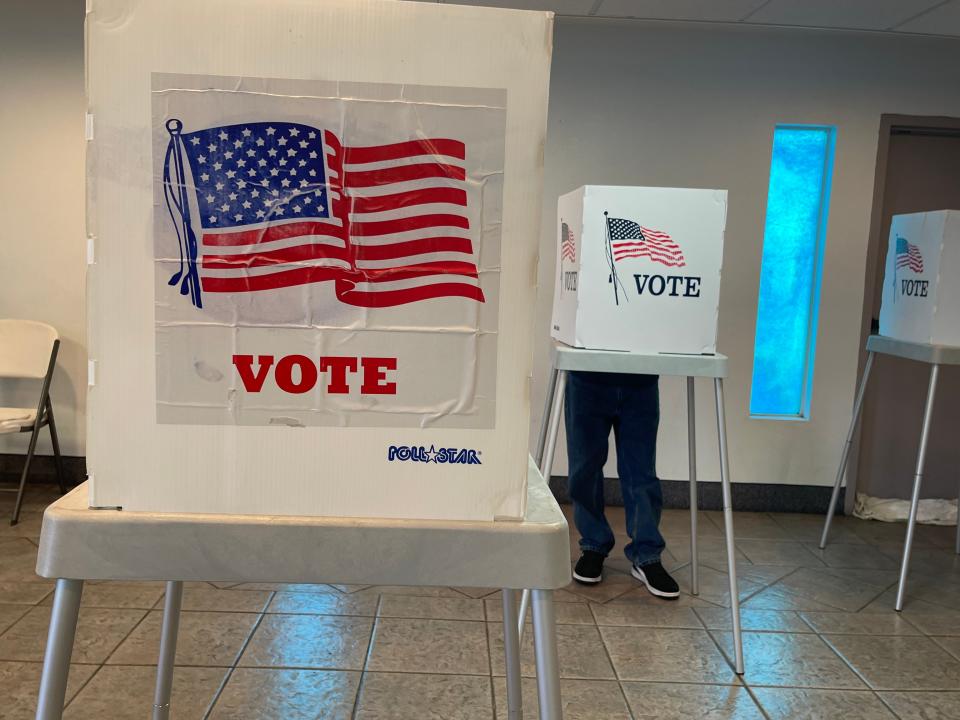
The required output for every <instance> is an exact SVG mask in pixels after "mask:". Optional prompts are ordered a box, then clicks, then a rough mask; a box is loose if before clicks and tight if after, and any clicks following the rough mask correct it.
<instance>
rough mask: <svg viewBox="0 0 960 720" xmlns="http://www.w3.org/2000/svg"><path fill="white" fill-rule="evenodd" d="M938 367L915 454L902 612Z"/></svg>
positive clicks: (899, 602)
mask: <svg viewBox="0 0 960 720" xmlns="http://www.w3.org/2000/svg"><path fill="white" fill-rule="evenodd" d="M939 371H940V366H939V365H931V366H930V384H929V385H928V386H927V403H926V405H925V406H924V409H923V427H922V429H921V430H920V449H919V451H918V452H917V469H916V472H915V473H914V476H913V495H912V496H911V498H910V517H909V518H908V519H907V537H906V539H905V540H904V542H903V560H902V562H901V563H900V583H899V584H898V585H897V601H896V604H895V605H894V609H895V610H896V611H897V612H900V611H901V610H903V599H904V596H905V594H906V591H907V573H909V572H910V552H911V551H912V550H913V533H914V530H915V528H916V526H917V510H918V509H919V507H920V486H921V485H922V484H923V466H924V463H925V462H926V459H927V440H928V439H929V438H930V418H931V416H932V415H933V398H934V396H935V395H936V393H937V375H938V374H939Z"/></svg>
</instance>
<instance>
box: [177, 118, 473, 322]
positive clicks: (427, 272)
mask: <svg viewBox="0 0 960 720" xmlns="http://www.w3.org/2000/svg"><path fill="white" fill-rule="evenodd" d="M174 122H176V121H174ZM180 137H181V141H182V145H181V147H182V148H183V153H184V154H185V155H186V156H187V159H188V162H189V166H190V171H191V174H192V177H193V187H194V188H195V189H196V206H197V208H198V211H199V219H200V223H201V226H202V237H201V238H200V239H199V241H198V243H197V244H198V245H199V249H198V255H200V257H199V258H198V259H197V264H198V271H199V280H200V288H201V289H202V290H203V292H210V293H241V292H255V291H267V290H273V289H276V288H283V287H289V286H294V285H305V284H308V283H316V282H323V281H328V280H330V281H333V282H334V283H335V292H336V296H337V298H338V299H339V300H340V301H342V302H345V303H348V304H351V305H355V306H360V307H393V306H397V305H402V304H405V303H411V302H417V301H420V300H427V299H430V298H438V297H464V298H469V299H472V300H475V301H478V302H483V301H484V296H483V291H482V290H481V288H480V281H479V276H478V271H477V265H476V262H475V260H474V248H473V243H472V240H471V236H470V222H469V219H468V217H467V188H466V172H465V167H464V164H465V157H466V148H465V146H464V144H463V143H462V142H459V141H457V140H451V139H442V138H439V139H417V140H408V141H404V142H397V143H393V144H388V145H377V146H371V147H344V146H343V145H342V144H341V142H340V140H339V138H338V137H337V136H336V135H335V134H334V133H332V132H330V131H326V130H321V129H319V128H316V127H311V126H309V125H304V124H300V123H292V122H255V123H245V124H240V125H225V126H221V127H213V128H207V129H203V130H199V131H195V132H184V133H182V135H181V136H180ZM175 277H177V276H175ZM171 282H173V281H171Z"/></svg>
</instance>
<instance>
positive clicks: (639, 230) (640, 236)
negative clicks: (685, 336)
mask: <svg viewBox="0 0 960 720" xmlns="http://www.w3.org/2000/svg"><path fill="white" fill-rule="evenodd" d="M603 215H604V224H605V226H606V228H605V229H606V236H607V238H606V239H607V247H606V251H607V266H608V269H609V272H610V275H609V279H608V282H609V283H611V284H612V285H613V299H614V302H615V303H616V304H617V305H619V304H620V294H621V292H622V293H623V296H624V298H626V299H627V300H628V301H629V296H628V294H627V292H626V288H625V287H624V286H623V282H622V281H621V280H620V276H619V273H618V272H617V263H619V262H621V261H622V260H627V259H629V258H647V259H649V260H650V261H652V262H654V263H659V264H660V265H665V266H667V267H670V268H682V267H685V266H686V264H687V260H686V258H685V257H684V255H683V250H681V249H680V246H679V245H678V244H677V243H676V241H674V239H673V238H672V237H670V235H669V234H668V233H666V232H664V231H662V230H654V229H652V228H648V227H644V226H643V225H641V224H640V223H637V222H634V221H633V220H627V219H626V218H613V217H610V216H609V214H608V213H606V212H604V214H603ZM633 279H634V283H635V284H636V288H637V294H638V295H643V294H644V293H646V294H647V295H653V296H655V297H659V296H661V295H664V294H665V295H667V296H668V297H688V298H689V297H700V282H701V278H700V277H699V276H695V275H663V274H657V273H634V275H633ZM668 288H669V291H668Z"/></svg>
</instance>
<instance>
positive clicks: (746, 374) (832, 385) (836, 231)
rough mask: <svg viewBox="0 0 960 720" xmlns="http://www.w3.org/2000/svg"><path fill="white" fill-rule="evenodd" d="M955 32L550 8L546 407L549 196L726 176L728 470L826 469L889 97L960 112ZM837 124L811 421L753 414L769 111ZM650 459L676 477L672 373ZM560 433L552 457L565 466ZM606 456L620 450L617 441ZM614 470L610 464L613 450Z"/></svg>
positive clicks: (832, 457) (723, 308)
mask: <svg viewBox="0 0 960 720" xmlns="http://www.w3.org/2000/svg"><path fill="white" fill-rule="evenodd" d="M958 88H960V41H957V40H949V39H936V38H928V37H907V36H890V35H880V34H851V33H840V32H815V31H804V30H779V29H756V28H754V29H750V28H744V29H727V28H718V27H717V26H716V25H697V24H687V25H671V24H667V23H643V22H615V21H597V20H574V19H570V20H566V19H561V20H559V21H558V23H557V29H556V33H555V46H554V62H553V72H552V86H551V91H550V116H549V130H548V134H547V147H546V159H545V162H546V168H545V189H544V207H543V230H542V237H541V253H542V263H541V267H540V287H541V288H542V289H543V292H542V294H541V297H540V303H539V306H538V308H537V310H538V313H537V320H538V322H537V333H538V347H539V348H540V350H539V352H538V353H537V356H536V364H535V370H534V380H535V384H534V398H533V401H534V415H535V423H536V422H537V421H538V420H539V415H540V414H541V412H542V403H543V393H544V379H545V377H546V370H547V363H548V347H549V316H550V295H551V294H552V288H553V272H554V256H555V248H556V246H557V244H556V241H555V237H556V235H555V233H556V215H555V212H556V200H557V197H558V195H561V194H563V193H565V192H568V191H569V190H571V189H573V188H575V187H577V186H579V185H584V184H611V185H621V184H622V185H661V186H679V187H684V186H687V187H708V188H727V189H729V191H730V196H729V202H730V206H729V215H728V223H727V234H726V247H725V254H724V259H725V263H724V269H723V282H722V289H721V298H720V328H719V349H720V351H721V352H724V353H726V354H727V355H729V356H730V358H731V362H730V377H729V379H728V381H727V385H726V391H727V423H728V430H729V442H730V450H731V471H732V475H733V479H734V481H738V482H767V483H784V484H818V485H828V484H831V483H832V482H833V475H834V473H835V472H836V463H837V462H838V460H839V451H840V447H841V444H842V442H843V436H844V433H845V431H846V426H847V424H848V423H849V417H850V409H851V406H852V404H853V391H854V383H855V375H856V363H857V354H858V345H859V343H860V321H861V307H862V304H861V303H862V295H863V283H864V265H865V255H866V246H867V234H868V231H869V222H870V211H871V206H872V195H873V181H874V165H875V162H876V151H877V134H878V129H879V123H880V115H881V114H882V113H903V114H916V115H953V116H960V92H958ZM784 122H786V123H817V124H829V125H836V127H837V149H836V161H835V169H834V181H833V196H832V199H831V206H830V221H829V231H828V235H827V241H826V255H825V270H824V277H823V294H822V299H821V316H820V327H819V332H818V336H817V353H816V365H815V380H814V382H815V385H814V392H813V399H812V411H811V414H812V419H811V421H810V422H797V421H770V420H751V419H749V417H748V407H749V393H750V377H751V371H752V362H753V340H754V327H755V322H756V301H757V291H758V286H759V269H760V255H761V246H762V239H763V225H764V210H765V203H766V193H767V181H768V177H769V164H770V146H771V140H772V133H773V128H774V125H775V124H776V123H784ZM703 383H704V384H702V385H700V386H699V397H698V400H699V402H698V413H699V417H700V419H701V424H700V429H699V434H698V445H699V447H700V454H701V458H702V460H704V461H705V462H701V465H700V471H701V474H702V476H703V477H704V478H705V479H716V478H717V476H718V472H719V470H718V463H717V460H716V428H715V424H714V421H713V416H712V412H713V409H712V394H711V393H712V388H711V387H710V386H709V385H707V384H706V381H703ZM661 388H662V418H663V420H662V425H661V435H660V448H659V451H660V454H659V472H660V475H661V476H662V477H664V478H677V479H681V478H685V477H686V476H687V464H686V426H685V420H684V416H683V407H684V403H685V400H684V396H683V392H682V388H681V384H680V380H678V379H676V378H665V379H663V380H662V381H661ZM562 448H563V445H562V443H561V447H560V452H559V453H558V455H559V457H558V462H557V464H556V465H555V467H554V473H555V474H564V473H565V472H566V459H565V457H564V453H563V452H562ZM611 457H612V453H611ZM608 471H610V474H611V475H613V474H614V472H613V467H612V464H610V465H608Z"/></svg>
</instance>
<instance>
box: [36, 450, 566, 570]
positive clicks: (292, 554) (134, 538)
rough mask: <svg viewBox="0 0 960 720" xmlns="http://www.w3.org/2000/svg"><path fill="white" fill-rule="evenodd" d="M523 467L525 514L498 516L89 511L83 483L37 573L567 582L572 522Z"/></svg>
mask: <svg viewBox="0 0 960 720" xmlns="http://www.w3.org/2000/svg"><path fill="white" fill-rule="evenodd" d="M527 470H528V476H527V477H528V482H527V502H526V512H525V515H524V517H523V518H522V519H521V520H520V521H497V522H475V521H456V522H454V521H437V520H434V521H429V520H392V519H380V520H372V519H360V518H313V517H302V516H300V517H295V516H291V517H277V516H269V515H201V514H184V513H148V512H133V511H128V510H107V509H103V510H92V509H89V508H88V507H87V503H88V490H89V483H84V484H83V485H80V486H79V487H78V488H76V489H75V490H73V491H71V492H70V493H69V494H68V495H66V496H64V497H62V498H60V499H59V500H57V501H56V502H55V503H53V504H52V505H50V506H49V507H48V508H47V510H46V512H45V513H44V516H43V528H42V530H41V533H40V551H39V554H38V557H37V573H38V574H39V575H41V576H42V577H47V578H58V577H69V578H83V579H87V580H93V579H99V580H170V579H178V580H215V581H223V582H291V583H349V584H364V585H366V584H373V585H453V586H474V587H477V586H479V587H510V588H520V587H531V588H542V589H554V588H560V587H563V586H564V585H566V584H568V583H569V582H570V540H569V535H568V527H567V521H566V519H565V518H564V515H563V512H562V511H561V510H560V507H559V506H558V505H557V502H556V500H555V499H554V498H553V495H552V494H551V492H550V489H549V488H548V487H547V484H546V483H545V482H544V480H543V478H542V476H541V475H540V473H539V472H538V471H537V469H536V467H535V466H534V464H533V462H532V461H530V462H529V464H528V466H527ZM358 558H359V560H358Z"/></svg>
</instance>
